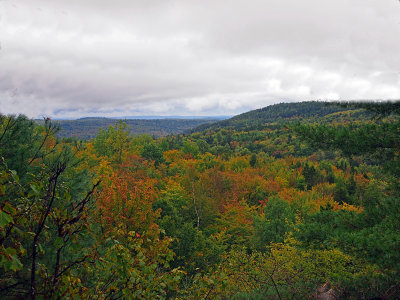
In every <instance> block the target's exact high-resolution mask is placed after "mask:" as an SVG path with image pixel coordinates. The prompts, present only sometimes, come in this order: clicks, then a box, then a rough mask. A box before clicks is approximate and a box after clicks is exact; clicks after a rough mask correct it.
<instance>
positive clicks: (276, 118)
mask: <svg viewBox="0 0 400 300" xmlns="http://www.w3.org/2000/svg"><path fill="white" fill-rule="evenodd" d="M340 113H343V116H346V117H347V120H360V119H365V117H368V116H370V115H371V114H370V113H368V112H367V111H365V110H360V109H357V108H354V107H341V106H338V105H335V104H334V103H327V102H317V101H308V102H297V103H279V104H274V105H270V106H267V107H264V108H260V109H256V110H252V111H249V112H246V113H243V114H240V115H237V116H234V117H232V118H230V119H227V120H223V121H220V122H217V123H212V124H203V125H200V126H198V127H197V128H195V129H194V130H193V131H192V132H196V131H197V132H199V131H202V130H207V129H221V128H226V129H235V130H254V129H263V128H265V126H267V125H268V124H282V123H287V122H289V121H290V122H293V121H302V122H309V121H320V122H329V121H330V120H329V119H330V118H329V115H331V116H333V117H332V118H331V119H332V120H333V121H340V116H341V114H340Z"/></svg>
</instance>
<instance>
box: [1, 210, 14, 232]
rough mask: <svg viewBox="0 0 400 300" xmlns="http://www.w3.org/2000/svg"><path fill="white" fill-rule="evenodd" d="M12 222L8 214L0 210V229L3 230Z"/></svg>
mask: <svg viewBox="0 0 400 300" xmlns="http://www.w3.org/2000/svg"><path fill="white" fill-rule="evenodd" d="M12 221H13V218H12V217H11V216H10V215H9V214H7V213H5V212H4V211H2V210H0V227H1V228H4V227H5V226H6V225H8V224H9V223H11V222H12Z"/></svg>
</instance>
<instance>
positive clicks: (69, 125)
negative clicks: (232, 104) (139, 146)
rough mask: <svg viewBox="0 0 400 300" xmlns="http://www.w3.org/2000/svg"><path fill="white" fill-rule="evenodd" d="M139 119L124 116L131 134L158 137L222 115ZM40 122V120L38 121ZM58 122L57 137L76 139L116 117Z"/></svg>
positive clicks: (86, 137) (93, 131)
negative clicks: (59, 128) (58, 130)
mask: <svg viewBox="0 0 400 300" xmlns="http://www.w3.org/2000/svg"><path fill="white" fill-rule="evenodd" d="M142 118H143V119H139V118H138V117H135V119H128V118H126V119H125V120H124V121H125V122H126V123H127V125H128V126H129V128H130V133H131V134H132V135H139V134H149V135H151V136H155V137H160V136H166V135H170V134H179V133H183V132H185V131H188V130H190V129H193V128H195V127H197V126H199V125H201V124H210V123H213V122H216V121H218V120H221V119H222V118H223V117H205V118H204V119H203V118H193V119H184V118H183V117H168V118H167V117H164V118H158V119H157V118H154V119H150V118H149V117H147V118H146V119H145V117H142ZM39 122H40V121H39ZM55 122H56V123H58V124H60V126H61V130H60V132H59V134H58V136H59V137H61V138H64V137H75V138H78V139H86V140H88V139H91V138H93V137H95V136H96V135H97V133H98V131H99V129H100V128H103V129H106V128H108V126H113V125H115V123H116V122H118V119H109V118H102V117H94V118H93V117H88V118H81V119H78V120H55Z"/></svg>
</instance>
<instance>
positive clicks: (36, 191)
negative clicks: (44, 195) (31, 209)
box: [31, 184, 39, 195]
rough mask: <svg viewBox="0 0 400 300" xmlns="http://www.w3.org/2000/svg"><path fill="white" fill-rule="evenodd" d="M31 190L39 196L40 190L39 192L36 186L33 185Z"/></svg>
mask: <svg viewBox="0 0 400 300" xmlns="http://www.w3.org/2000/svg"><path fill="white" fill-rule="evenodd" d="M31 189H32V191H33V192H34V193H35V195H39V190H38V188H37V186H36V184H31Z"/></svg>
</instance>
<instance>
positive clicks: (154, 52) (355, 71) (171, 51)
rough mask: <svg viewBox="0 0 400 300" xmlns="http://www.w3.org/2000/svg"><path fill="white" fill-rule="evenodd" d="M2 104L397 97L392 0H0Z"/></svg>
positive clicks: (101, 106)
mask: <svg viewBox="0 0 400 300" xmlns="http://www.w3.org/2000/svg"><path fill="white" fill-rule="evenodd" d="M0 18H1V19H0V43H1V50H0V112H1V113H3V114H4V113H6V114H8V113H24V114H26V115H28V116H30V117H35V118H36V117H42V116H50V117H57V118H64V117H65V118H74V117H82V116H131V115H232V114H237V113H241V112H244V111H248V110H251V109H255V108H260V107H264V106H267V105H270V104H273V103H279V102H289V101H290V102H292V101H303V100H313V99H321V100H336V99H344V100H347V99H399V98H400V2H399V1H398V0H302V1H299V0H229V1H228V0H224V1H223V0H196V1H195V0H140V1H139V0H64V1H62V0H58V1H57V0H0Z"/></svg>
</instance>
